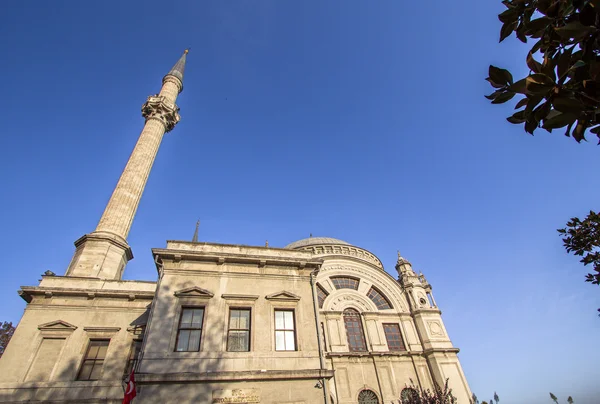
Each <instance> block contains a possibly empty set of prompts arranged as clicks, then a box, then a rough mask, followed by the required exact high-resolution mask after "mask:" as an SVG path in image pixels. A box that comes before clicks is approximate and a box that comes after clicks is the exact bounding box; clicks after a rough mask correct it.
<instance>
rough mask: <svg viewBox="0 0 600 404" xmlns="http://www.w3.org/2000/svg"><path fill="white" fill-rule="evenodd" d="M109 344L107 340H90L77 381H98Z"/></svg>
mask: <svg viewBox="0 0 600 404" xmlns="http://www.w3.org/2000/svg"><path fill="white" fill-rule="evenodd" d="M109 342H110V340H108V339H92V340H90V343H89V345H88V348H87V351H86V353H85V357H84V359H83V364H82V365H81V370H80V371H79V376H78V377H77V380H98V379H100V375H101V374H102V366H103V365H104V359H106V352H107V351H108V343H109Z"/></svg>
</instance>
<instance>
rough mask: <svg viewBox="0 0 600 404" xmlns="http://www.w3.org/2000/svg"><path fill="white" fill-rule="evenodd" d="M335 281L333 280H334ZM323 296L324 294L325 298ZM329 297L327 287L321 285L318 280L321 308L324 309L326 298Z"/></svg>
mask: <svg viewBox="0 0 600 404" xmlns="http://www.w3.org/2000/svg"><path fill="white" fill-rule="evenodd" d="M332 282H333V281H332ZM321 296H323V299H322V300H321ZM328 297H329V292H327V291H326V290H325V288H324V287H323V286H321V284H319V283H318V282H317V302H318V305H319V308H320V309H322V308H323V306H324V305H325V300H326V299H327V298H328Z"/></svg>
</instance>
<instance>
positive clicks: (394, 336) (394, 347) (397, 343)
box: [383, 324, 406, 351]
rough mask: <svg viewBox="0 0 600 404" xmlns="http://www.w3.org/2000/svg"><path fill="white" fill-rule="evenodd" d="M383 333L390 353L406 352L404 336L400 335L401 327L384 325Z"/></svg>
mask: <svg viewBox="0 0 600 404" xmlns="http://www.w3.org/2000/svg"><path fill="white" fill-rule="evenodd" d="M383 331H384V332H385V339H386V340H387V344H388V349H389V350H390V351H406V347H405V346H404V341H403V340H402V334H400V325H398V324H384V325H383Z"/></svg>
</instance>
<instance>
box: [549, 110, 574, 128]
mask: <svg viewBox="0 0 600 404" xmlns="http://www.w3.org/2000/svg"><path fill="white" fill-rule="evenodd" d="M576 119H577V115H575V114H571V113H564V114H562V113H561V114H558V115H555V116H553V117H552V118H550V119H546V120H545V121H544V124H543V125H542V127H543V128H544V129H556V128H562V127H564V126H567V125H569V124H572V123H573V122H575V120H576Z"/></svg>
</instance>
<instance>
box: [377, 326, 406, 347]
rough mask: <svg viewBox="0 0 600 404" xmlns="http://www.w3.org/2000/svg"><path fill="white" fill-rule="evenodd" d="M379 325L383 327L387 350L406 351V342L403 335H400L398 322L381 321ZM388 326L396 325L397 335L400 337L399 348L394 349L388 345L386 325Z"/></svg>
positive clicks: (400, 328)
mask: <svg viewBox="0 0 600 404" xmlns="http://www.w3.org/2000/svg"><path fill="white" fill-rule="evenodd" d="M381 325H382V327H383V334H384V335H385V342H386V343H387V346H388V350H389V351H393V352H407V349H406V342H405V341H404V336H403V335H402V327H401V326H400V324H398V323H382V324H381ZM389 326H392V327H393V326H395V327H398V336H399V337H400V345H401V348H400V349H394V348H392V347H391V345H390V338H389V337H388V331H387V327H389Z"/></svg>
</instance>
